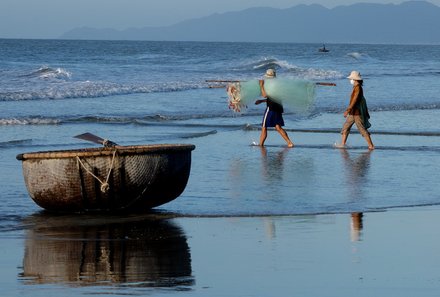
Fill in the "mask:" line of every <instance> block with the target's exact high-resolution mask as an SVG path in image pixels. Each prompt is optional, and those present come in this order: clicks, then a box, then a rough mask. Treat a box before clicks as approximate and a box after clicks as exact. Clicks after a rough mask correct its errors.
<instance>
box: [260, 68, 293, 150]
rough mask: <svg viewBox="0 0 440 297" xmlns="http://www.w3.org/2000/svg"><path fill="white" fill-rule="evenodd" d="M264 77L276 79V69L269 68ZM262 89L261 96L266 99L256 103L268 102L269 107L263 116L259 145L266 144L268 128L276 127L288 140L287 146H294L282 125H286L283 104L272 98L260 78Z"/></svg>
mask: <svg viewBox="0 0 440 297" xmlns="http://www.w3.org/2000/svg"><path fill="white" fill-rule="evenodd" d="M264 77H265V79H275V77H276V72H275V70H274V69H268V70H267V71H266V74H265V75H264ZM260 89H261V96H262V97H264V98H265V99H259V100H257V101H255V104H257V105H258V104H261V103H263V102H266V105H267V107H266V111H265V113H264V117H263V123H262V127H261V135H260V143H259V145H260V146H264V142H265V141H266V138H267V128H268V127H275V129H276V130H277V131H278V133H280V135H281V136H282V137H283V139H284V140H285V141H286V142H287V146H288V147H293V142H292V141H291V140H290V138H289V136H288V135H287V132H286V131H285V130H284V129H283V128H282V126H284V119H283V112H284V109H283V106H282V105H281V104H279V103H277V102H275V101H273V100H272V98H270V97H269V96H268V95H267V94H266V90H265V89H264V80H260Z"/></svg>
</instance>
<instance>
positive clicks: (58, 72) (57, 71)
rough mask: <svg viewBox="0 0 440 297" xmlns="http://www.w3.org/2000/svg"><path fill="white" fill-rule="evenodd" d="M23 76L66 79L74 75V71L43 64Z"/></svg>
mask: <svg viewBox="0 0 440 297" xmlns="http://www.w3.org/2000/svg"><path fill="white" fill-rule="evenodd" d="M22 77H36V78H41V79H58V80H66V79H70V78H71V77H72V73H71V72H69V71H67V70H66V69H63V68H60V67H58V68H52V67H49V66H42V67H40V68H39V69H37V70H35V71H32V72H31V73H29V74H25V75H22Z"/></svg>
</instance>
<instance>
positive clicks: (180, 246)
mask: <svg viewBox="0 0 440 297" xmlns="http://www.w3.org/2000/svg"><path fill="white" fill-rule="evenodd" d="M23 224H26V226H27V227H26V229H25V231H24V234H23V236H17V234H16V235H14V236H9V237H8V236H6V237H5V236H4V235H3V236H2V240H1V241H0V254H1V257H2V266H1V269H0V286H1V287H2V290H3V294H5V295H4V296H31V295H32V296H56V295H57V296H60V295H59V294H62V295H63V296H80V295H81V296H91V295H96V294H98V295H100V296H127V295H129V296H130V295H154V296H156V295H158V296H355V295H356V296H438V292H439V289H440V269H439V267H440V259H439V257H438V250H439V249H440V240H439V239H438V238H440V236H439V235H440V231H439V230H438V228H437V226H438V225H439V224H440V207H438V206H431V207H419V208H400V209H393V210H390V211H384V212H370V213H363V214H360V213H353V214H328V215H307V216H303V215H299V216H270V217H265V216H262V217H192V218H190V217H177V218H172V217H169V216H164V215H151V214H150V215H133V216H129V217H128V218H125V219H121V218H120V217H111V216H101V217H99V218H96V217H95V218H94V219H90V217H85V216H82V217H78V216H57V217H54V216H47V215H44V214H36V215H34V216H32V217H29V218H28V219H27V220H26V221H25V222H23Z"/></svg>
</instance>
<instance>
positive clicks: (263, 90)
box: [255, 79, 267, 105]
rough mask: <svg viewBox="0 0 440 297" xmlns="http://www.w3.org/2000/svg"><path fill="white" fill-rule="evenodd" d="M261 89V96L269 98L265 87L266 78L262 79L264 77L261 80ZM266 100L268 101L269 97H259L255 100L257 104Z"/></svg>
mask: <svg viewBox="0 0 440 297" xmlns="http://www.w3.org/2000/svg"><path fill="white" fill-rule="evenodd" d="M260 89H261V96H262V97H264V98H267V94H266V90H265V89H264V80H262V79H261V80H260ZM266 101H267V99H259V100H257V101H255V104H256V105H258V104H261V103H263V102H266Z"/></svg>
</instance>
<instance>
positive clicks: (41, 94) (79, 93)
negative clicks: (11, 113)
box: [0, 81, 207, 101]
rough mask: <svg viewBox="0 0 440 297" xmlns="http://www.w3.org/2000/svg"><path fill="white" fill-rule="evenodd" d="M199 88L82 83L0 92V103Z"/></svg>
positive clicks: (189, 84) (198, 84) (197, 85)
mask: <svg viewBox="0 0 440 297" xmlns="http://www.w3.org/2000/svg"><path fill="white" fill-rule="evenodd" d="M201 88H207V85H206V83H203V82H167V83H156V84H154V83H153V84H150V85H141V84H127V85H124V84H118V83H111V82H99V81H95V82H93V81H84V82H69V83H63V84H57V85H53V86H49V87H44V88H41V89H38V90H35V89H31V90H11V91H6V92H0V101H21V100H47V99H73V98H96V97H107V96H114V95H127V94H139V93H164V92H179V91H186V90H192V89H201Z"/></svg>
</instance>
